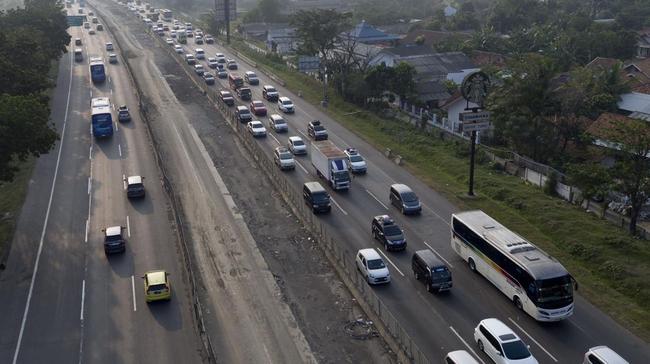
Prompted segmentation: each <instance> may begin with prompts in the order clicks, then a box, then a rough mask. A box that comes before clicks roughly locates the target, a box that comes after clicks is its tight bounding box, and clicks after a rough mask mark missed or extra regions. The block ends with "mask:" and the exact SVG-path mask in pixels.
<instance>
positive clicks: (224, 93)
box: [219, 90, 235, 106]
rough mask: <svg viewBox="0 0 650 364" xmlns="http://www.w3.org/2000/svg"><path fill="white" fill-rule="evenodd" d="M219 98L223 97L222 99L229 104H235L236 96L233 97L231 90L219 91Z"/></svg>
mask: <svg viewBox="0 0 650 364" xmlns="http://www.w3.org/2000/svg"><path fill="white" fill-rule="evenodd" d="M219 98H221V101H222V102H223V103H224V104H226V105H228V106H234V105H235V98H234V97H232V94H231V93H230V91H225V90H223V91H219Z"/></svg>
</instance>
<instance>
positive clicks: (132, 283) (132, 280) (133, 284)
mask: <svg viewBox="0 0 650 364" xmlns="http://www.w3.org/2000/svg"><path fill="white" fill-rule="evenodd" d="M131 292H132V293H133V311H136V307H135V279H134V278H133V275H132V276H131Z"/></svg>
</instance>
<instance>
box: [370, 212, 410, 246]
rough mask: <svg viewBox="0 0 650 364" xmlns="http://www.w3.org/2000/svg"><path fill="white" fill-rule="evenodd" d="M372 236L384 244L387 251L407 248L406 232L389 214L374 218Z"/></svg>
mask: <svg viewBox="0 0 650 364" xmlns="http://www.w3.org/2000/svg"><path fill="white" fill-rule="evenodd" d="M372 236H373V237H374V238H375V239H377V240H379V242H381V243H382V244H383V245H384V248H385V249H386V251H389V250H404V249H406V236H404V232H403V231H402V229H401V228H400V227H399V225H397V224H396V223H395V221H394V220H393V219H391V218H390V216H388V215H379V216H375V217H374V218H373V219H372Z"/></svg>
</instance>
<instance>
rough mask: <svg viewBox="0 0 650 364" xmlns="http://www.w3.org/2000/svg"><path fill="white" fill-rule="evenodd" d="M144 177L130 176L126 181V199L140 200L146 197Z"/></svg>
mask: <svg viewBox="0 0 650 364" xmlns="http://www.w3.org/2000/svg"><path fill="white" fill-rule="evenodd" d="M143 179H144V177H142V176H129V177H128V178H127V179H126V197H128V198H138V197H144V195H145V192H144V183H143Z"/></svg>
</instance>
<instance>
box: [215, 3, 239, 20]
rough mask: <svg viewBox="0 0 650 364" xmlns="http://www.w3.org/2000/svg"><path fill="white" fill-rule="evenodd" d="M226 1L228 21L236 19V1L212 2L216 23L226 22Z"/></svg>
mask: <svg viewBox="0 0 650 364" xmlns="http://www.w3.org/2000/svg"><path fill="white" fill-rule="evenodd" d="M226 1H228V3H229V4H228V6H229V7H230V21H233V20H235V19H237V0H214V9H215V13H216V17H217V21H219V22H225V21H226Z"/></svg>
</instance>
